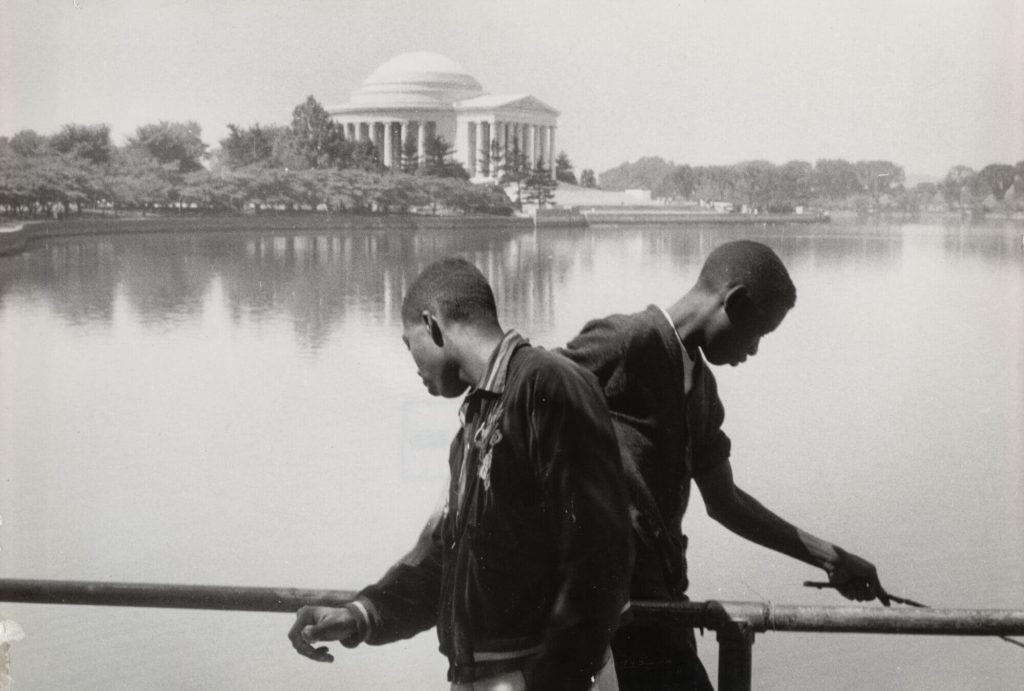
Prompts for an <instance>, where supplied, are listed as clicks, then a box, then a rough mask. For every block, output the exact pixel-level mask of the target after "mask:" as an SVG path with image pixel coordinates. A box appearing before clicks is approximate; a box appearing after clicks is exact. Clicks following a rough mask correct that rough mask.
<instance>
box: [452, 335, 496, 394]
mask: <svg viewBox="0 0 1024 691" xmlns="http://www.w3.org/2000/svg"><path fill="white" fill-rule="evenodd" d="M504 337H505V332H504V331H502V329H501V326H500V325H499V324H497V323H495V324H492V325H488V326H482V327H481V326H471V325H459V326H456V327H455V329H454V331H453V332H450V333H449V338H450V339H451V341H450V342H451V347H452V352H453V354H454V356H455V360H456V362H458V363H459V378H460V379H461V380H462V381H463V382H465V383H466V384H468V385H469V386H476V385H477V384H479V383H480V380H481V379H483V377H484V372H486V371H487V365H488V364H489V363H490V361H491V356H492V355H493V354H494V351H495V349H496V348H497V347H498V344H500V343H501V339H502V338H504Z"/></svg>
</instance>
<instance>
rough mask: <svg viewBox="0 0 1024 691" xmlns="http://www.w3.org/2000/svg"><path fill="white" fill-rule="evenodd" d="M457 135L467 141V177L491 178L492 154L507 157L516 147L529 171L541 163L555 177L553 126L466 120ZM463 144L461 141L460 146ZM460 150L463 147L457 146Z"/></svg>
mask: <svg viewBox="0 0 1024 691" xmlns="http://www.w3.org/2000/svg"><path fill="white" fill-rule="evenodd" d="M458 131H459V133H460V134H461V136H464V137H465V138H466V140H465V150H466V151H467V154H468V155H467V156H466V160H465V161H464V163H465V164H466V171H467V172H468V173H469V176H470V177H476V176H477V175H483V176H491V175H493V173H492V172H491V170H490V167H491V152H492V151H493V150H494V149H495V148H497V149H498V150H499V151H500V152H502V155H503V156H506V157H507V156H509V155H510V154H511V152H512V151H515V150H516V148H518V150H519V152H520V153H521V154H523V155H524V156H525V157H526V162H527V163H528V164H529V166H530V167H531V168H532V167H533V166H535V165H536V164H537V162H538V161H541V160H543V162H544V165H545V167H547V168H548V169H549V170H550V171H551V177H552V178H554V176H555V166H554V161H553V158H554V152H555V150H556V149H555V127H554V125H537V124H532V123H526V122H503V121H500V120H497V119H495V120H465V121H463V122H460V127H459V130H458ZM461 143H462V142H460V144H461ZM457 148H459V149H461V148H462V147H461V146H459V147H457Z"/></svg>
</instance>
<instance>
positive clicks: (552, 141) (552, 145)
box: [548, 125, 556, 179]
mask: <svg viewBox="0 0 1024 691" xmlns="http://www.w3.org/2000/svg"><path fill="white" fill-rule="evenodd" d="M548 130H549V135H548V136H549V137H550V141H549V145H548V150H549V151H550V152H551V156H552V158H554V156H556V154H555V126H554V125H551V127H549V128H548ZM551 179H555V162H554V160H552V161H551Z"/></svg>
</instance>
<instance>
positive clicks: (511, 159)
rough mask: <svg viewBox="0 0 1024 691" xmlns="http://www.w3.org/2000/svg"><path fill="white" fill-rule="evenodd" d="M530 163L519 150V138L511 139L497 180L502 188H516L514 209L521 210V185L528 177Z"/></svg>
mask: <svg viewBox="0 0 1024 691" xmlns="http://www.w3.org/2000/svg"><path fill="white" fill-rule="evenodd" d="M530 173H531V170H530V163H529V159H527V157H526V154H525V153H523V151H521V150H520V148H519V138H518V137H513V138H512V146H511V147H509V148H508V149H507V150H506V151H505V162H504V165H503V166H502V167H501V176H500V177H499V178H498V182H499V184H501V186H502V187H508V186H509V185H515V186H516V200H515V205H516V209H517V210H520V211H522V209H523V184H524V183H525V182H526V180H527V178H529V177H530Z"/></svg>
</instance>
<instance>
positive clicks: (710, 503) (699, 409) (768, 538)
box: [564, 241, 889, 691]
mask: <svg viewBox="0 0 1024 691" xmlns="http://www.w3.org/2000/svg"><path fill="white" fill-rule="evenodd" d="M795 302H796V289H795V288H794V287H793V283H792V281H791V280H790V278H789V274H788V272H787V271H786V268H785V266H783V264H782V261H781V260H780V259H779V258H778V257H777V256H776V255H775V253H774V252H772V251H771V249H769V248H768V247H766V246H764V245H762V244H759V243H756V242H749V241H740V242H730V243H726V244H724V245H722V246H720V247H718V248H717V249H715V250H714V251H713V252H711V254H710V255H709V256H708V258H707V260H706V262H705V264H704V267H703V269H702V270H701V273H700V276H699V278H698V280H697V283H696V284H695V285H694V286H693V287H692V288H691V289H690V290H689V291H688V292H687V293H686V294H685V295H684V296H683V297H682V298H681V299H680V300H679V301H678V302H676V303H675V304H674V305H672V306H671V307H669V308H668V310H667V311H666V310H662V309H661V308H659V307H655V306H651V307H648V308H647V309H646V310H645V311H643V312H640V313H638V314H632V315H613V316H610V317H607V318H605V319H599V320H596V321H592V322H590V323H588V324H587V325H586V326H585V327H584V328H583V331H582V332H581V333H580V334H579V335H578V336H577V337H576V338H574V339H573V340H572V341H571V342H570V343H569V344H568V345H567V346H566V347H565V349H564V354H565V355H567V356H568V357H569V358H570V359H572V360H573V361H574V362H576V363H577V364H579V365H582V366H583V367H585V368H586V369H588V370H590V371H591V372H593V373H594V374H595V375H596V376H597V378H598V380H599V382H600V384H601V387H602V389H603V390H604V393H605V396H606V398H607V400H608V406H609V408H610V409H611V411H612V419H613V422H614V424H615V431H616V434H617V435H618V440H619V446H620V451H621V454H622V459H623V464H624V466H625V471H626V475H627V482H628V486H629V493H630V502H631V507H632V512H631V513H632V518H633V526H634V534H635V536H636V565H635V568H634V573H633V579H632V585H631V593H630V595H631V597H632V599H634V600H684V599H686V596H685V591H686V588H687V579H686V558H685V550H686V537H685V536H684V535H683V534H682V531H681V521H682V518H683V513H684V512H685V511H686V506H687V501H688V499H689V491H690V480H691V479H693V480H695V481H696V483H697V487H698V489H699V490H700V493H701V496H702V497H703V499H704V503H705V506H706V507H707V511H708V513H709V514H710V515H711V517H712V518H714V519H715V520H717V521H718V522H720V523H722V525H724V526H725V527H726V528H728V529H730V530H732V531H733V532H735V533H737V534H738V535H740V536H742V537H744V538H746V539H748V540H751V541H753V542H756V543H758V544H760V545H764V546H765V547H768V548H770V549H773V550H776V551H779V552H781V553H783V554H786V555H788V556H790V557H793V558H795V559H799V560H801V561H804V562H806V563H808V564H812V565H814V566H818V567H821V568H823V569H824V570H825V571H826V572H827V574H828V577H829V580H830V581H831V582H832V583H833V584H834V585H835V586H836V588H837V589H838V590H839V591H840V592H841V593H842V594H843V595H845V596H846V597H848V598H851V599H857V600H866V599H872V598H873V597H878V598H879V599H880V600H881V601H882V602H883V603H884V604H886V605H888V604H889V602H888V596H887V595H886V593H885V590H884V589H883V588H882V586H881V584H880V583H879V581H878V575H877V573H876V571H875V567H874V566H873V565H872V564H870V563H869V562H867V561H865V560H864V559H861V558H860V557H858V556H856V555H853V554H850V553H848V552H845V551H844V550H842V549H840V548H839V547H836V546H835V545H833V544H831V543H829V542H826V541H824V540H822V539H820V538H817V537H814V536H813V535H810V534H808V533H805V532H804V531H802V530H800V529H798V528H796V527H795V526H793V525H791V524H789V523H787V522H786V521H784V520H783V519H781V518H779V517H778V516H776V515H775V514H774V513H772V512H771V511H769V510H768V509H766V508H765V507H764V506H762V505H761V504H760V503H758V502H757V500H755V499H754V498H753V497H751V496H750V495H749V494H747V493H746V492H744V491H743V490H741V489H740V488H738V487H737V486H736V485H735V483H734V482H733V476H732V469H731V466H730V464H729V453H730V446H731V444H730V441H729V438H728V437H727V436H726V435H725V433H724V432H723V431H722V428H721V425H722V420H723V418H724V415H725V412H724V409H723V407H722V403H721V401H720V400H719V398H718V392H717V388H716V385H715V379H714V377H713V376H712V374H711V371H710V370H709V368H708V366H707V364H706V363H705V358H706V359H707V361H708V362H710V363H711V364H714V365H724V364H729V365H734V366H735V365H738V364H740V363H741V362H743V361H744V360H746V359H747V357H750V356H753V355H755V354H756V353H757V348H758V344H759V342H760V340H761V338H762V337H763V336H764V335H766V334H768V333H770V332H771V331H773V330H774V329H775V328H776V327H778V326H779V324H781V323H782V320H783V318H784V317H785V316H786V313H787V312H788V311H789V310H790V309H791V308H792V307H793V305H794V304H795ZM702 354H703V357H702ZM613 650H614V652H615V665H616V668H617V670H618V678H619V684H620V687H621V688H622V689H623V691H631V690H634V689H643V690H645V691H650V690H652V689H710V688H711V685H710V682H709V681H708V678H707V674H706V672H705V671H704V668H703V666H702V665H701V663H700V660H699V658H698V657H697V654H696V644H695V640H694V636H693V632H692V630H686V631H673V632H666V631H664V630H656V629H646V628H643V627H640V626H637V625H635V624H631V625H626V626H623V627H622V629H621V630H620V631H619V633H618V634H617V635H616V638H615V642H614V643H613Z"/></svg>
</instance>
